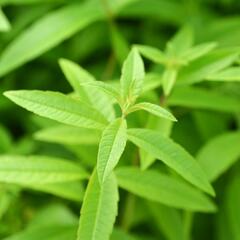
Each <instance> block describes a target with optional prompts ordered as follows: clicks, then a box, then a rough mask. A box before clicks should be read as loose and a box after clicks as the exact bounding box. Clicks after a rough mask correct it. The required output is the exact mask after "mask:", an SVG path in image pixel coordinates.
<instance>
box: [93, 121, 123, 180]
mask: <svg viewBox="0 0 240 240" xmlns="http://www.w3.org/2000/svg"><path fill="white" fill-rule="evenodd" d="M126 142H127V123H126V120H124V119H116V120H115V121H113V122H112V123H110V124H109V125H108V126H107V127H106V129H105V130H104V131H103V134H102V138H101V140H100V143H99V150H98V157H97V173H98V178H99V182H100V183H101V184H102V183H103V182H104V181H105V180H106V179H107V177H108V176H109V175H110V174H111V172H112V170H113V169H114V167H115V166H116V165H117V163H118V161H119V159H120V157H121V155H122V153H123V151H124V149H125V146H126Z"/></svg>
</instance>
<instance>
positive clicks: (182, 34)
mask: <svg viewBox="0 0 240 240" xmlns="http://www.w3.org/2000/svg"><path fill="white" fill-rule="evenodd" d="M192 44H193V31H192V29H191V27H190V26H187V25H186V26H183V27H182V28H181V29H180V30H179V31H178V32H177V33H176V34H175V35H174V36H173V38H172V39H171V40H170V41H169V42H168V43H167V48H166V52H167V54H168V55H171V56H176V57H179V56H181V55H183V54H184V53H185V52H186V51H187V50H188V49H189V48H190V47H191V46H192Z"/></svg>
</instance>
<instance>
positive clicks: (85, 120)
mask: <svg viewBox="0 0 240 240" xmlns="http://www.w3.org/2000/svg"><path fill="white" fill-rule="evenodd" d="M4 95H5V96H6V97H8V98H9V99H10V100H12V101H13V102H15V103H16V104H18V105H19V106H21V107H23V108H26V109H27V110H28V111H31V112H34V113H35V114H38V115H40V116H42V117H46V118H50V119H52V120H56V121H58V122H61V123H65V124H69V125H72V126H76V127H85V128H93V129H103V128H104V127H105V125H106V124H107V120H106V119H105V118H104V117H103V116H102V115H101V113H99V112H98V111H97V110H95V109H94V108H92V107H91V106H89V105H86V104H84V103H83V102H81V101H78V100H76V99H73V98H71V97H68V96H66V95H64V94H61V93H58V92H50V91H38V90H19V91H8V92H5V93H4Z"/></svg>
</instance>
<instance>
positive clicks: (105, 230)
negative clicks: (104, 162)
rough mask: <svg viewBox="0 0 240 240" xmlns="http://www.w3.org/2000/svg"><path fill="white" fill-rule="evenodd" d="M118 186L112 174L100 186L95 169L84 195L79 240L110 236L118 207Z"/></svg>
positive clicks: (97, 239)
mask: <svg viewBox="0 0 240 240" xmlns="http://www.w3.org/2000/svg"><path fill="white" fill-rule="evenodd" d="M118 199H119V196H118V186H117V181H116V178H115V176H114V175H113V174H111V175H110V176H109V177H108V178H107V179H106V181H105V182H104V183H103V184H102V186H100V184H99V181H98V176H97V172H96V170H94V172H93V174H92V176H91V178H90V180H89V183H88V186H87V190H86V193H85V196H84V200H83V205H82V208H81V215H80V221H79V228H78V237H77V240H82V239H84V240H106V239H109V238H110V234H111V233H112V229H113V225H114V222H115V218H116V216H117V209H118V206H117V205H118Z"/></svg>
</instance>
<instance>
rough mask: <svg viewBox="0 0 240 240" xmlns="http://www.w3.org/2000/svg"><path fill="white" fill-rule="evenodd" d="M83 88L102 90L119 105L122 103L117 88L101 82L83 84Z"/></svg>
mask: <svg viewBox="0 0 240 240" xmlns="http://www.w3.org/2000/svg"><path fill="white" fill-rule="evenodd" d="M81 85H82V86H86V87H89V88H91V87H92V88H96V89H99V90H101V91H102V92H103V93H106V94H107V95H108V96H109V97H111V98H113V99H114V100H115V101H117V102H118V103H121V96H120V94H119V92H118V90H117V88H116V87H114V86H112V85H110V84H108V83H105V82H101V81H94V82H88V83H82V84H81Z"/></svg>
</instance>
